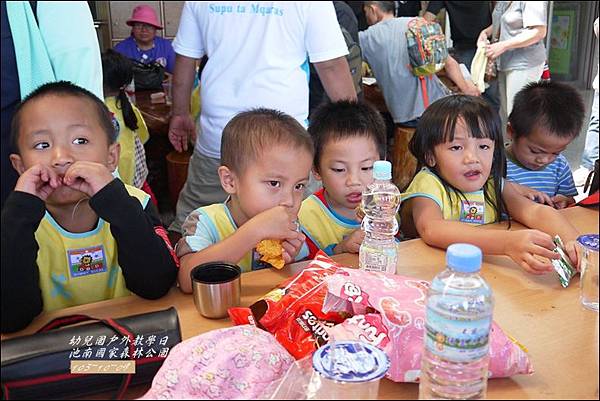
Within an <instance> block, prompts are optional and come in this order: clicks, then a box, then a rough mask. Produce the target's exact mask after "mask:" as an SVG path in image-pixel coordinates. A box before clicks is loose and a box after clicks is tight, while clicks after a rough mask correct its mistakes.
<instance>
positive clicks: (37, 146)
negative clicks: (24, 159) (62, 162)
mask: <svg viewBox="0 0 600 401" xmlns="http://www.w3.org/2000/svg"><path fill="white" fill-rule="evenodd" d="M49 147H50V144H49V143H48V142H40V143H36V144H35V145H33V148H34V149H38V150H42V149H48V148H49Z"/></svg>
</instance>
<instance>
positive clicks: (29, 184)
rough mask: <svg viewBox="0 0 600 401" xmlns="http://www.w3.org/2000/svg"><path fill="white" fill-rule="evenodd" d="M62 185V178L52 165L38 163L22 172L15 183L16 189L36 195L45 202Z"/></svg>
mask: <svg viewBox="0 0 600 401" xmlns="http://www.w3.org/2000/svg"><path fill="white" fill-rule="evenodd" d="M61 185H62V180H61V179H60V177H59V176H58V175H57V174H56V172H55V171H54V169H52V167H49V166H46V165H43V164H36V165H35V166H32V167H30V168H29V169H27V170H26V171H24V172H23V174H21V176H20V177H19V179H18V180H17V184H16V185H15V191H20V192H26V193H28V194H31V195H35V196H37V197H38V198H40V199H41V200H43V201H44V202H45V201H46V199H48V197H49V196H50V195H51V194H52V192H54V190H55V189H56V188H58V187H60V186H61Z"/></svg>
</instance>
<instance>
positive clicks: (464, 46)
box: [423, 1, 500, 111]
mask: <svg viewBox="0 0 600 401" xmlns="http://www.w3.org/2000/svg"><path fill="white" fill-rule="evenodd" d="M442 8H444V9H446V12H447V13H448V17H449V20H450V32H451V35H452V57H454V58H455V59H456V61H457V62H459V63H461V64H464V65H465V66H466V67H467V68H468V69H469V70H470V69H471V63H472V62H473V57H474V56H475V52H476V51H477V39H478V38H479V34H480V33H481V31H482V30H484V29H485V28H487V27H488V26H490V24H491V23H492V2H491V1H430V2H429V4H428V5H427V11H426V12H425V15H423V18H425V19H426V20H427V21H435V20H436V16H437V13H439V12H440V10H441V9H442ZM482 96H483V97H484V98H485V99H486V100H487V101H488V102H489V103H490V104H491V105H492V107H494V109H496V111H499V110H500V99H499V98H498V82H497V80H494V81H491V82H490V87H489V88H488V89H487V90H486V91H485V92H484V93H483V95H482Z"/></svg>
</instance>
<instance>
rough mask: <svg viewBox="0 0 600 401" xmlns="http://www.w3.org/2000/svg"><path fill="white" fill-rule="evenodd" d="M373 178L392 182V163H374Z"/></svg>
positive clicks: (383, 161)
mask: <svg viewBox="0 0 600 401" xmlns="http://www.w3.org/2000/svg"><path fill="white" fill-rule="evenodd" d="M373 178H375V179H376V180H391V179H392V163H390V162H389V161H387V160H377V161H376V162H375V163H373Z"/></svg>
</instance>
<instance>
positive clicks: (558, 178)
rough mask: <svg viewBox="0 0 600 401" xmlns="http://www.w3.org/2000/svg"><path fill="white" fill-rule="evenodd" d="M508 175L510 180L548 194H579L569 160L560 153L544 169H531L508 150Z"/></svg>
mask: <svg viewBox="0 0 600 401" xmlns="http://www.w3.org/2000/svg"><path fill="white" fill-rule="evenodd" d="M506 177H507V178H508V179H509V180H510V181H514V182H516V183H518V184H521V185H525V186H528V187H530V188H533V189H535V190H537V191H540V192H544V193H546V194H548V196H555V195H564V196H575V195H577V189H576V188H575V182H574V181H573V174H572V173H571V168H570V167H569V162H568V161H567V159H566V158H565V157H564V156H563V155H558V157H557V158H556V159H555V160H554V161H553V162H552V163H550V164H548V165H547V166H546V167H544V168H543V169H540V170H529V169H526V168H525V167H523V166H522V165H520V164H519V163H518V162H515V161H514V159H513V156H512V155H510V152H507V158H506Z"/></svg>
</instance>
